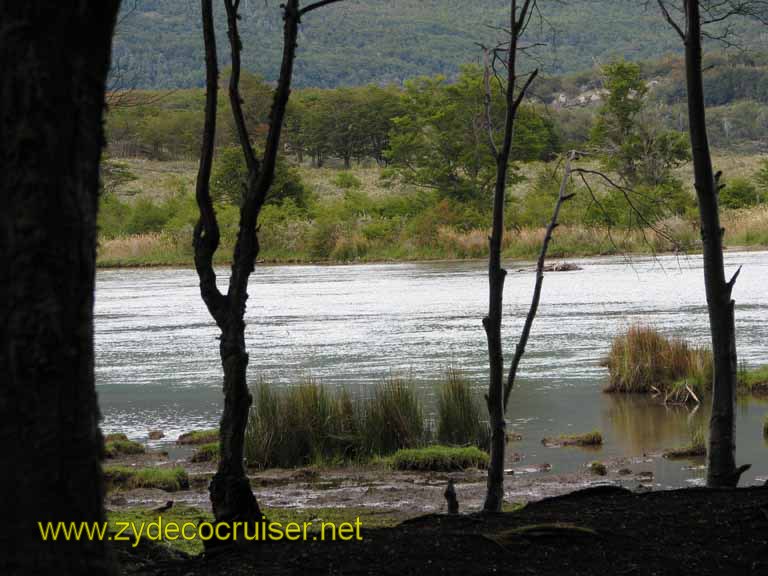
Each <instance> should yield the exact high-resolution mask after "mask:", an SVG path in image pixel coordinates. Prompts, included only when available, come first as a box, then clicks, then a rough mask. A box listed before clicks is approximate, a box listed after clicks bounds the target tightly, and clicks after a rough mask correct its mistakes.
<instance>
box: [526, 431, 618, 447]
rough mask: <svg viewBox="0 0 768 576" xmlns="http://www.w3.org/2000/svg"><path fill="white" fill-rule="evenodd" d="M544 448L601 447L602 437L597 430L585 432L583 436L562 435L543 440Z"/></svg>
mask: <svg viewBox="0 0 768 576" xmlns="http://www.w3.org/2000/svg"><path fill="white" fill-rule="evenodd" d="M541 443H542V444H544V446H550V447H557V446H580V447H590V446H602V444H603V435H602V434H600V432H598V431H597V430H593V431H592V432H587V433H585V434H562V435H560V436H554V437H551V438H544V439H543V440H542V441H541Z"/></svg>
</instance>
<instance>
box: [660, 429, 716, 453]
mask: <svg viewBox="0 0 768 576" xmlns="http://www.w3.org/2000/svg"><path fill="white" fill-rule="evenodd" d="M662 455H663V456H664V458H668V459H669V460H684V459H689V458H702V457H704V456H706V455H707V435H706V433H705V432H704V428H703V427H700V428H695V429H694V430H692V432H691V442H690V443H689V444H687V445H685V446H681V447H679V448H672V449H670V450H665V451H664V453H663V454H662Z"/></svg>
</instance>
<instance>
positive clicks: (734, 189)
mask: <svg viewBox="0 0 768 576" xmlns="http://www.w3.org/2000/svg"><path fill="white" fill-rule="evenodd" d="M763 200H764V198H763V194H761V192H759V191H758V189H757V187H756V186H755V185H754V184H753V183H752V182H750V181H749V180H747V179H745V178H734V179H733V180H730V181H727V182H726V183H725V187H724V188H723V189H722V190H721V191H720V206H722V207H723V208H749V207H751V206H755V205H756V204H759V203H760V202H761V201H763Z"/></svg>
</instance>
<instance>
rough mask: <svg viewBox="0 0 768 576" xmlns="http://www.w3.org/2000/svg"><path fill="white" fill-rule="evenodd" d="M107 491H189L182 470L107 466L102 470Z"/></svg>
mask: <svg viewBox="0 0 768 576" xmlns="http://www.w3.org/2000/svg"><path fill="white" fill-rule="evenodd" d="M104 480H105V481H106V484H107V490H114V489H118V488H122V489H126V490H131V489H134V488H159V489H160V490H165V491H166V492H177V491H179V490H187V489H189V477H188V476H187V473H186V471H185V470H184V469H183V468H180V467H176V468H131V467H129V466H107V467H105V468H104Z"/></svg>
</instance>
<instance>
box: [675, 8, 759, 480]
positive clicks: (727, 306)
mask: <svg viewBox="0 0 768 576" xmlns="http://www.w3.org/2000/svg"><path fill="white" fill-rule="evenodd" d="M685 10H686V22H687V29H686V31H685V64H686V83H687V87H688V117H689V127H690V136H691V146H692V149H693V167H694V177H695V186H696V196H697V198H698V203H699V215H700V219H701V239H702V244H703V248H704V285H705V288H706V295H707V308H708V310H709V327H710V332H711V335H712V351H713V354H714V384H713V394H712V416H711V418H710V423H709V450H708V452H707V460H708V462H707V464H708V466H707V486H710V487H724V486H736V485H737V484H738V482H739V477H740V476H741V474H742V472H744V470H745V469H746V468H745V467H741V468H739V469H737V468H736V442H735V422H734V411H735V406H736V378H737V369H738V363H737V358H736V337H735V322H734V302H733V300H732V299H731V292H732V289H733V285H734V283H735V280H736V276H734V278H733V279H732V280H731V281H730V282H726V280H725V266H724V263H723V234H724V232H725V230H724V229H722V228H721V226H720V212H719V207H718V194H719V182H718V180H719V176H716V175H715V173H714V170H713V168H712V157H711V154H710V148H709V141H708V138H707V128H706V110H705V105H704V81H703V71H702V44H701V38H702V33H701V15H700V9H699V0H685ZM737 275H738V273H737Z"/></svg>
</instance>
